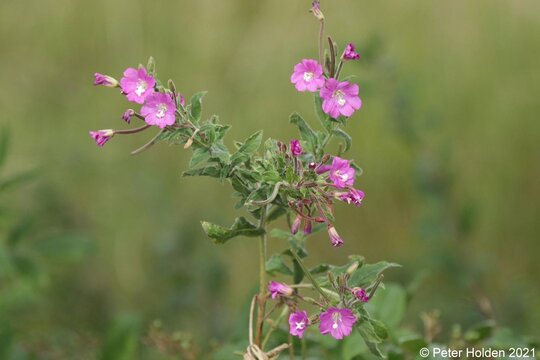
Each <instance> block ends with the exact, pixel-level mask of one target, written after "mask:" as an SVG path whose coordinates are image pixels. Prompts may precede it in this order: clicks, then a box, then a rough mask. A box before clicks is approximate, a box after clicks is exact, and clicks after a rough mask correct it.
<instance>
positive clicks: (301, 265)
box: [291, 249, 330, 302]
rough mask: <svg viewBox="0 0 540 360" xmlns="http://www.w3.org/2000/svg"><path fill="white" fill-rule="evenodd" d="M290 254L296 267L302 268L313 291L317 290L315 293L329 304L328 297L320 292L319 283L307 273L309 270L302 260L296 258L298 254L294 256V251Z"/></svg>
mask: <svg viewBox="0 0 540 360" xmlns="http://www.w3.org/2000/svg"><path fill="white" fill-rule="evenodd" d="M291 254H293V256H294V258H295V260H296V262H298V265H300V267H301V268H302V271H303V272H304V274H305V275H306V277H307V278H308V279H309V281H311V283H312V284H313V286H315V289H317V291H318V292H319V294H321V296H322V297H323V298H324V299H325V300H326V301H328V302H330V298H329V297H328V295H326V294H325V292H324V291H323V290H322V288H321V286H320V285H319V283H317V281H315V279H314V278H313V276H312V275H311V273H310V272H309V270H308V269H307V268H306V265H304V263H303V262H302V260H301V259H300V257H299V256H298V254H296V251H294V250H293V249H291Z"/></svg>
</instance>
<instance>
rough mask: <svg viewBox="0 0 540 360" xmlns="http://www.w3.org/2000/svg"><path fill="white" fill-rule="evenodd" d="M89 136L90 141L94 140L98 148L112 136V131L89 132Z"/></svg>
mask: <svg viewBox="0 0 540 360" xmlns="http://www.w3.org/2000/svg"><path fill="white" fill-rule="evenodd" d="M90 136H91V137H92V139H94V140H95V142H96V144H97V145H98V146H99V147H103V145H105V143H106V142H107V141H109V139H110V138H112V137H113V136H114V130H112V129H106V130H98V131H90Z"/></svg>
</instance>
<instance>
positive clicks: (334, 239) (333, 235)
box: [328, 225, 343, 247]
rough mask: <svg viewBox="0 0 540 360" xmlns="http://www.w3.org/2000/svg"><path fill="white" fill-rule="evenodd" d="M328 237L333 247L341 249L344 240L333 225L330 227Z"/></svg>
mask: <svg viewBox="0 0 540 360" xmlns="http://www.w3.org/2000/svg"><path fill="white" fill-rule="evenodd" d="M328 237H329V238H330V243H331V244H332V246H333V247H340V246H341V245H343V239H342V238H341V236H339V234H338V232H337V230H336V228H335V227H334V226H333V225H328Z"/></svg>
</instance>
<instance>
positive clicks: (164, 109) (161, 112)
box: [156, 104, 167, 119]
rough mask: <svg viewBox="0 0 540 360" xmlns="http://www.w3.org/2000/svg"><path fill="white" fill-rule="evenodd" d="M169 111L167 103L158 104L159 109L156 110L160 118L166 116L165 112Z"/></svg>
mask: <svg viewBox="0 0 540 360" xmlns="http://www.w3.org/2000/svg"><path fill="white" fill-rule="evenodd" d="M166 112H167V105H165V104H159V105H158V106H157V111H156V117H157V118H158V119H161V118H163V117H165V113H166Z"/></svg>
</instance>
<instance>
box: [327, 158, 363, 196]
mask: <svg viewBox="0 0 540 360" xmlns="http://www.w3.org/2000/svg"><path fill="white" fill-rule="evenodd" d="M325 169H326V168H325ZM329 170H330V175H329V177H330V180H332V182H333V183H334V185H335V186H336V187H338V188H340V189H343V188H345V187H347V186H353V184H354V176H355V174H356V171H355V170H354V168H353V167H352V166H351V163H350V161H349V160H345V159H342V158H340V157H338V156H336V157H334V159H333V160H332V166H331V167H330V168H329Z"/></svg>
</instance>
